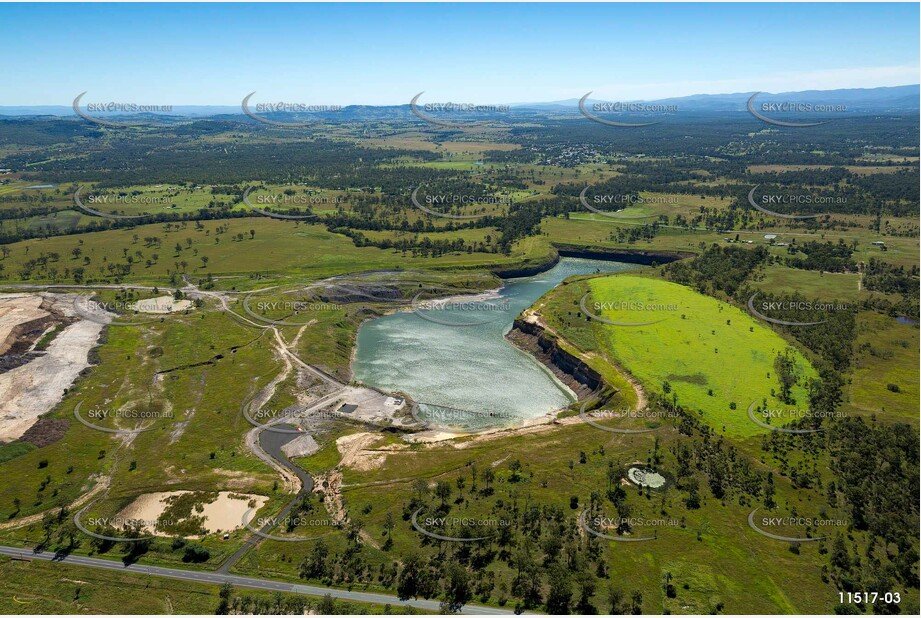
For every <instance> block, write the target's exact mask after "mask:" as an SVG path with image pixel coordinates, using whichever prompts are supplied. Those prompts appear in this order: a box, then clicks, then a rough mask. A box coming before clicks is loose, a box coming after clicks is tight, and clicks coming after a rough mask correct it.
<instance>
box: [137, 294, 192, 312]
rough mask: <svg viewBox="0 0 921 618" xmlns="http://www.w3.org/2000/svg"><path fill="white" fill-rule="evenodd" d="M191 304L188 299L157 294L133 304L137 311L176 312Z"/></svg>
mask: <svg viewBox="0 0 921 618" xmlns="http://www.w3.org/2000/svg"><path fill="white" fill-rule="evenodd" d="M191 306H192V301H190V300H174V299H173V297H172V296H158V297H156V298H147V299H145V300H139V301H138V302H136V303H135V304H134V307H133V308H134V310H135V311H137V312H139V313H176V312H177V311H185V310H186V309H188V308H189V307H191Z"/></svg>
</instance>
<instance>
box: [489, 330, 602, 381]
mask: <svg viewBox="0 0 921 618" xmlns="http://www.w3.org/2000/svg"><path fill="white" fill-rule="evenodd" d="M506 337H507V338H508V339H509V340H510V341H511V342H512V343H514V344H515V345H517V346H518V347H519V348H521V349H523V350H525V351H526V352H529V353H530V354H532V355H533V356H534V357H535V358H537V360H539V361H540V362H542V363H543V364H544V365H546V366H547V368H549V369H550V371H552V372H553V374H554V375H555V376H556V377H557V378H559V380H560V381H561V382H563V383H564V384H566V386H568V387H569V388H571V389H572V390H573V392H575V393H576V395H577V396H578V397H579V398H580V399H582V398H583V397H585V396H587V395H588V394H589V393H591V392H593V391H595V390H597V389H599V388H600V387H602V386H604V385H605V384H604V381H603V380H602V378H601V375H600V374H599V373H598V372H597V371H595V370H594V369H592V368H591V367H589V366H588V365H586V364H585V363H584V362H583V361H582V359H580V358H578V357H576V356H573V355H572V354H570V353H569V352H567V351H566V350H564V349H562V348H561V347H560V345H559V344H558V342H557V341H556V337H554V336H553V335H551V334H548V333H547V332H545V330H544V329H543V327H541V326H539V325H538V324H535V323H533V322H528V321H527V320H524V319H522V318H520V317H518V318H515V322H514V324H513V326H512V330H510V331H509V332H508V334H507V335H506Z"/></svg>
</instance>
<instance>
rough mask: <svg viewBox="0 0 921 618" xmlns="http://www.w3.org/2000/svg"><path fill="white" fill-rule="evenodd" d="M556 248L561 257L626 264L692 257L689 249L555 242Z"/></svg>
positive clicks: (661, 262)
mask: <svg viewBox="0 0 921 618" xmlns="http://www.w3.org/2000/svg"><path fill="white" fill-rule="evenodd" d="M555 246H556V250H557V253H559V254H560V255H561V256H563V257H578V258H588V259H592V260H612V261H615V262H626V263H627V264H645V265H646V266H651V265H652V264H668V263H669V262H676V261H678V260H683V259H685V258H690V257H694V256H695V255H696V254H695V253H691V252H690V251H661V250H644V249H608V248H606V247H580V246H579V245H565V244H557V245H555Z"/></svg>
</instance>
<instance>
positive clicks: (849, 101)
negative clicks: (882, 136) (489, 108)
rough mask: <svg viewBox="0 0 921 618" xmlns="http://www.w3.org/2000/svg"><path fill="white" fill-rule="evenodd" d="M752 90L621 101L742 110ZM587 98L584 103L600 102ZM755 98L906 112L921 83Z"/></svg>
mask: <svg viewBox="0 0 921 618" xmlns="http://www.w3.org/2000/svg"><path fill="white" fill-rule="evenodd" d="M753 94H755V93H754V92H736V93H733V94H693V95H690V96H686V97H672V98H669V99H656V100H652V101H649V100H642V101H623V100H621V102H630V103H644V104H647V105H675V106H677V107H678V110H679V111H689V112H743V111H745V109H746V103H747V102H748V99H749V98H751V96H752V95H753ZM603 101H604V100H603V99H594V98H591V99H587V100H586V105H591V104H593V103H600V102H603ZM757 101H758V102H759V103H760V102H762V101H765V102H788V103H813V104H823V105H845V106H846V107H847V111H849V112H876V113H879V112H909V111H917V110H919V109H921V86H919V85H918V84H914V85H909V86H887V87H881V88H846V89H839V90H803V91H800V92H780V93H776V94H775V93H768V92H765V93H763V94H761V95H759V96H758V99H757ZM578 104H579V99H567V100H565V101H554V102H551V103H518V104H515V105H514V106H513V107H516V108H526V109H540V110H547V111H551V110H566V109H570V108H574V107H576V106H578Z"/></svg>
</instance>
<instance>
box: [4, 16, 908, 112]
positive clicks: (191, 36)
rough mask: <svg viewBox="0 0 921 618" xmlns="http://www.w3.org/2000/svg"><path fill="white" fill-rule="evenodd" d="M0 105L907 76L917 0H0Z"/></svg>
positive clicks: (470, 99) (221, 101) (559, 90)
mask: <svg viewBox="0 0 921 618" xmlns="http://www.w3.org/2000/svg"><path fill="white" fill-rule="evenodd" d="M0 42H2V47H0V49H2V55H0V84H3V87H2V88H0V105H70V103H71V102H72V101H73V99H74V97H75V96H77V95H78V94H80V93H81V92H84V91H87V93H88V94H87V95H86V96H85V97H84V99H83V103H84V104H85V103H87V102H104V101H115V102H121V103H136V104H145V105H239V104H240V101H241V99H242V98H243V97H244V96H246V95H247V94H249V93H250V92H253V91H256V93H257V95H256V96H254V97H253V102H254V103H255V102H258V101H264V102H268V101H279V102H287V103H303V104H311V105H353V104H367V105H395V104H405V103H408V102H409V100H410V99H411V98H412V97H413V96H414V95H415V94H417V93H419V92H421V91H425V93H426V94H425V95H424V97H423V98H422V99H421V101H428V102H435V101H439V102H444V101H453V102H456V103H476V104H487V103H522V102H545V101H557V100H563V99H570V98H578V97H581V96H582V95H584V94H585V93H586V92H588V91H593V92H594V94H593V95H592V97H593V98H606V99H610V100H638V99H656V98H665V97H670V96H685V95H691V94H701V93H706V94H717V93H729V92H750V91H755V90H760V91H765V92H786V91H796V90H813V89H819V90H825V89H833V88H861V87H864V88H865V87H876V86H895V85H904V84H916V83H918V82H919V64H921V62H919V47H921V45H919V5H918V4H917V3H900V4H896V3H891V4H882V3H866V4H863V3H848V4H839V3H836V4H823V3H816V4H811V3H810V4H754V3H752V4H709V5H703V4H297V5H294V4H159V5H156V4H63V5H62V4H56V5H37V4H0Z"/></svg>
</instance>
